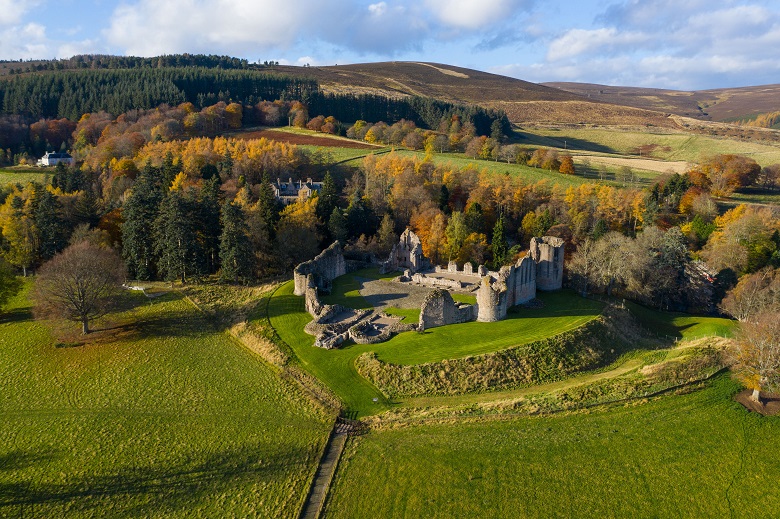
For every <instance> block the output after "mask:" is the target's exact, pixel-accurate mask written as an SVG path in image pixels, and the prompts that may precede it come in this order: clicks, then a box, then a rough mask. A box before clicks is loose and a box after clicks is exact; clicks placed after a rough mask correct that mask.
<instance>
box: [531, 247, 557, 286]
mask: <svg viewBox="0 0 780 519" xmlns="http://www.w3.org/2000/svg"><path fill="white" fill-rule="evenodd" d="M530 252H531V257H532V258H533V260H534V261H535V262H536V288H538V289H539V290H559V289H560V288H561V287H562V286H563V255H564V241H563V240H562V239H561V238H557V237H554V236H543V237H541V238H531V251H530Z"/></svg>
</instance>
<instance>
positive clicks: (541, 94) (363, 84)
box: [274, 61, 677, 127]
mask: <svg viewBox="0 0 780 519" xmlns="http://www.w3.org/2000/svg"><path fill="white" fill-rule="evenodd" d="M274 70H276V71H278V72H281V73H284V74H287V75H291V76H304V77H310V78H314V79H316V80H317V81H318V82H319V83H320V85H321V87H322V89H323V90H324V91H326V92H331V93H356V94H359V93H367V94H368V93H370V94H382V95H388V96H393V97H403V96H426V97H434V98H437V99H442V100H445V101H449V102H455V103H473V104H478V105H482V106H485V107H490V108H500V109H502V110H504V111H506V112H507V115H509V119H510V121H512V122H513V123H517V124H523V123H529V122H533V123H564V124H566V123H569V124H581V123H588V124H603V125H631V126H665V127H677V124H676V123H675V122H674V121H672V120H670V119H668V118H667V114H666V113H663V111H653V110H647V109H643V108H636V107H632V106H616V105H614V104H610V103H609V101H607V100H594V99H588V98H587V97H586V96H582V95H579V94H577V93H571V92H566V91H563V90H561V89H556V88H551V87H549V86H545V85H538V84H536V83H530V82H528V81H523V80H520V79H515V78H511V77H507V76H500V75H497V74H490V73H487V72H481V71H477V70H472V69H466V68H460V67H453V66H450V65H443V64H439V63H417V62H396V61H393V62H380V63H361V64H355V65H335V66H329V67H293V66H278V67H274Z"/></svg>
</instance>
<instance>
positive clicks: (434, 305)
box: [417, 289, 477, 331]
mask: <svg viewBox="0 0 780 519" xmlns="http://www.w3.org/2000/svg"><path fill="white" fill-rule="evenodd" d="M476 317H477V316H476V313H475V307H474V305H466V304H458V303H456V302H455V300H453V299H452V296H451V295H450V293H449V292H447V291H446V290H441V289H436V290H434V291H433V292H431V293H430V294H428V295H427V296H426V297H425V300H424V301H423V304H422V308H420V321H419V323H418V325H417V330H418V331H424V330H426V329H428V328H435V327H437V326H445V325H448V324H458V323H467V322H469V321H474V320H475V319H476Z"/></svg>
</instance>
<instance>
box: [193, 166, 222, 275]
mask: <svg viewBox="0 0 780 519" xmlns="http://www.w3.org/2000/svg"><path fill="white" fill-rule="evenodd" d="M219 193H220V191H219V175H217V176H214V177H211V179H209V180H206V181H205V182H204V183H203V188H202V189H201V193H200V203H198V204H197V205H196V206H195V207H194V209H195V210H196V213H197V214H196V220H197V222H198V225H197V228H198V238H199V241H200V242H201V247H202V249H203V254H204V258H205V261H206V270H207V272H209V273H214V272H216V271H217V270H218V269H219V241H220V234H221V232H222V229H221V228H220V221H219V214H220V211H219Z"/></svg>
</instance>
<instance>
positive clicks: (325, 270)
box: [293, 241, 347, 296]
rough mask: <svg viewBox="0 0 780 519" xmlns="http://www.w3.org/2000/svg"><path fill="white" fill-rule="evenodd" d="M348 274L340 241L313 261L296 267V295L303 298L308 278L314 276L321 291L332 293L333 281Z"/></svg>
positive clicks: (313, 279)
mask: <svg viewBox="0 0 780 519" xmlns="http://www.w3.org/2000/svg"><path fill="white" fill-rule="evenodd" d="M346 272H347V267H346V263H345V261H344V254H343V253H342V251H341V244H340V243H339V242H338V241H335V242H333V244H332V245H331V246H330V247H328V248H327V249H325V250H324V251H322V252H321V253H319V254H318V255H317V257H315V258H314V259H312V260H309V261H305V262H303V263H301V264H300V265H298V266H297V267H295V271H294V272H293V277H294V279H295V295H296V296H302V295H304V294H305V293H306V288H307V287H308V286H309V280H308V276H309V275H311V276H312V282H313V284H314V286H316V287H317V288H318V289H319V290H322V291H325V292H330V289H331V286H332V283H333V280H334V279H336V278H337V277H339V276H343V275H344V274H346Z"/></svg>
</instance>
